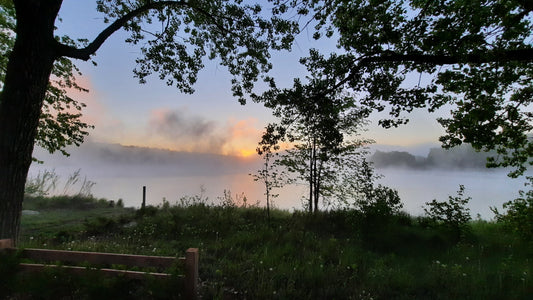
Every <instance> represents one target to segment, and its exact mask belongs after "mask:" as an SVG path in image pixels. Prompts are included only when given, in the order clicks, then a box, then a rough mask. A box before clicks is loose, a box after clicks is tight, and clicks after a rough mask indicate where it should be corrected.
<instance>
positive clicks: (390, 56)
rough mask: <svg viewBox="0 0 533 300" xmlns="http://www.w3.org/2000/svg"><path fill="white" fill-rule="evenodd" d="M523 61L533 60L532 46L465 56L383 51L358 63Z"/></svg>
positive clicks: (436, 63) (439, 63)
mask: <svg viewBox="0 0 533 300" xmlns="http://www.w3.org/2000/svg"><path fill="white" fill-rule="evenodd" d="M510 61H524V62H533V48H528V49H516V50H504V51H501V50H495V51H489V52H485V53H483V54H480V53H474V54H468V55H465V56H453V55H434V54H418V53H415V54H400V53H395V52H392V51H391V52H384V53H383V54H381V55H378V56H371V57H366V58H363V59H361V60H360V63H362V64H365V63H371V62H414V63H420V64H426V63H427V64H435V65H453V64H458V63H470V64H481V63H490V62H510Z"/></svg>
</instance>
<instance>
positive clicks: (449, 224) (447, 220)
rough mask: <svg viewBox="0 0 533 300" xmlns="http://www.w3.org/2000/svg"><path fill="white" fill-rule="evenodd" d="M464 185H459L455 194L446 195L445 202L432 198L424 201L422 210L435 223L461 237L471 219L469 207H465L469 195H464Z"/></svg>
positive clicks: (469, 198)
mask: <svg viewBox="0 0 533 300" xmlns="http://www.w3.org/2000/svg"><path fill="white" fill-rule="evenodd" d="M464 191H465V187H464V185H460V186H459V190H458V191H457V196H456V197H452V196H449V197H448V201H447V202H439V201H437V200H436V199H433V201H431V202H426V206H427V207H425V208H424V212H425V213H426V214H427V215H428V217H430V218H431V219H432V220H433V221H434V222H436V223H437V224H440V225H443V226H444V227H445V228H447V229H449V230H451V231H452V232H453V233H454V234H455V235H456V237H457V238H461V237H463V235H464V234H465V233H466V230H467V229H468V222H469V221H470V220H471V219H472V217H471V216H470V209H469V208H467V207H466V205H467V204H468V202H469V201H470V200H471V199H472V198H471V197H466V198H465V197H464Z"/></svg>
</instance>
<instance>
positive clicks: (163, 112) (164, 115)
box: [144, 108, 260, 155]
mask: <svg viewBox="0 0 533 300" xmlns="http://www.w3.org/2000/svg"><path fill="white" fill-rule="evenodd" d="M256 125H257V119H255V118H249V119H245V120H235V119H230V120H228V121H226V122H225V123H220V122H217V121H214V120H209V119H206V118H204V117H201V116H198V115H191V114H190V113H189V111H188V110H187V109H186V108H180V109H177V110H170V109H166V108H163V109H156V110H153V111H152V112H151V113H150V116H149V120H148V125H147V130H146V132H147V139H148V140H149V144H146V143H145V144H144V145H147V146H151V147H162V148H167V149H172V150H177V151H189V152H201V153H216V154H226V155H244V153H245V152H246V153H249V152H250V151H254V149H255V147H256V144H257V141H258V139H259V136H260V130H259V129H257V128H256ZM243 150H246V151H243Z"/></svg>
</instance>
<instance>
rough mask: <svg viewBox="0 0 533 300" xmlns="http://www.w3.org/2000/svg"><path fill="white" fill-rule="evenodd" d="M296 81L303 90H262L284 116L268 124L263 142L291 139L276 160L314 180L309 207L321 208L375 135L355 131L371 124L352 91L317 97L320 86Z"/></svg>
mask: <svg viewBox="0 0 533 300" xmlns="http://www.w3.org/2000/svg"><path fill="white" fill-rule="evenodd" d="M312 76H314V77H313V78H311V80H313V81H318V80H319V79H318V78H321V75H319V74H312ZM323 76H325V77H328V75H327V74H326V75H323ZM294 86H295V89H297V92H293V91H290V90H288V89H276V88H273V89H271V90H270V91H269V92H267V93H265V94H264V95H263V96H262V98H261V101H264V103H265V106H267V107H269V108H272V109H273V114H274V116H276V117H278V118H280V122H279V124H269V125H268V126H267V128H266V131H265V132H264V133H263V136H262V140H261V141H260V143H259V145H260V147H263V148H265V147H266V148H269V147H274V146H277V147H279V143H280V142H284V141H288V142H289V143H290V144H291V145H290V147H291V148H290V149H287V150H285V151H284V152H282V153H281V154H280V158H278V159H277V160H276V161H275V162H274V164H275V165H278V166H280V167H283V168H285V169H286V170H287V171H288V172H290V173H293V174H295V176H296V179H297V180H300V181H301V182H304V183H306V184H307V185H308V187H309V198H308V205H307V209H308V210H309V211H315V212H316V211H317V210H318V203H319V199H320V198H322V200H323V202H324V203H325V205H326V206H329V204H330V203H328V200H329V199H328V198H330V197H331V196H333V194H334V190H335V187H336V182H338V178H340V177H341V176H342V175H346V174H351V173H353V172H357V170H358V169H359V168H360V165H361V164H362V162H363V161H364V155H365V154H366V151H365V149H364V146H366V145H367V144H369V143H372V141H371V140H357V139H355V137H356V136H357V135H358V134H359V132H358V131H359V130H361V128H362V127H363V126H364V125H365V124H366V121H365V119H364V118H365V117H366V116H367V111H365V110H363V109H359V108H357V107H355V105H354V99H353V98H352V97H351V95H349V94H346V93H337V94H332V95H328V96H323V97H315V95H316V91H315V90H314V89H308V88H307V87H305V86H303V85H301V83H300V81H299V80H295V81H294ZM316 88H317V89H318V87H316Z"/></svg>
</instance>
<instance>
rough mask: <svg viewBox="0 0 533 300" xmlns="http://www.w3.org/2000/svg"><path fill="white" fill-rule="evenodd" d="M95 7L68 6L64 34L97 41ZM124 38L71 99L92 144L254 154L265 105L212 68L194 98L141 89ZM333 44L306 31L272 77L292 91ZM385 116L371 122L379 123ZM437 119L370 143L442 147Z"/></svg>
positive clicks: (422, 119) (151, 86)
mask: <svg viewBox="0 0 533 300" xmlns="http://www.w3.org/2000/svg"><path fill="white" fill-rule="evenodd" d="M95 6H96V5H95V3H94V2H93V1H74V0H65V1H64V3H63V7H62V9H61V11H60V17H61V18H62V22H61V23H58V33H59V34H63V33H64V34H67V35H69V36H70V37H71V38H74V39H76V38H87V39H89V40H91V39H93V38H94V37H95V36H96V35H97V34H98V33H99V32H100V31H101V30H102V29H103V28H105V25H106V24H104V22H103V17H102V15H101V14H99V13H98V12H97V11H96V9H95ZM125 37H126V34H125V33H124V32H123V31H120V32H118V33H116V34H114V35H113V36H112V37H111V38H110V39H109V40H107V41H106V43H104V45H103V46H102V48H100V49H99V50H98V52H97V55H96V56H95V57H94V60H95V61H96V62H97V63H98V66H97V67H94V66H93V65H92V63H87V62H81V61H80V62H79V63H77V64H78V66H79V67H80V69H81V71H82V73H83V77H81V78H80V79H79V82H80V83H81V84H82V86H84V87H87V88H88V89H89V90H90V92H89V93H87V94H79V93H76V94H73V96H74V97H76V98H77V99H79V100H81V101H83V102H85V103H86V104H87V105H88V107H87V108H86V109H85V111H84V118H85V120H86V121H88V122H89V123H92V124H94V125H95V126H96V128H95V129H94V130H92V131H91V133H90V139H91V140H93V141H97V142H107V143H119V144H123V145H134V146H144V147H154V148H164V149H172V150H180V151H190V152H213V153H221V154H233V155H247V154H248V155H249V154H251V153H253V152H254V149H255V147H256V145H257V142H258V140H259V138H260V134H261V131H262V129H263V127H264V126H265V125H266V124H267V123H268V122H271V121H274V118H273V117H272V116H271V113H270V111H269V110H267V109H265V108H264V107H262V105H261V104H256V103H248V104H247V105H245V106H242V105H240V104H239V103H238V101H237V100H236V99H235V98H233V97H232V96H231V91H230V82H229V81H230V77H229V76H228V73H227V71H226V70H225V69H224V67H222V66H218V65H217V64H216V63H214V62H206V68H205V69H204V70H202V71H201V73H200V75H199V78H198V82H197V84H196V86H195V89H196V93H195V94H193V95H186V94H183V93H180V92H179V91H178V90H177V89H176V88H173V87H168V86H166V85H165V83H164V82H162V81H160V80H159V79H158V78H157V77H156V76H152V77H151V78H149V80H148V82H147V83H146V84H144V85H141V84H139V83H138V80H137V79H135V78H133V73H132V70H133V68H134V66H135V58H136V57H137V55H138V50H137V49H135V48H133V47H131V46H130V45H128V44H126V43H124V39H125ZM334 45H335V41H332V40H329V41H327V40H326V41H320V42H317V41H314V40H313V39H312V38H311V37H310V34H308V33H307V32H303V33H302V34H301V35H300V36H299V37H298V38H297V41H296V44H295V45H294V47H293V50H292V52H290V53H289V52H280V53H275V54H274V55H273V64H274V69H273V73H272V75H273V76H274V77H275V78H276V80H277V81H278V82H281V83H286V84H287V86H288V85H291V83H292V78H294V77H304V76H305V74H306V72H305V69H304V68H303V67H302V66H301V65H300V64H299V63H298V59H299V58H300V57H303V56H306V55H307V54H308V49H309V48H318V49H321V50H323V51H324V53H327V52H328V51H332V50H334V49H335V47H334ZM442 113H446V112H441V114H442ZM379 116H380V115H373V116H372V117H371V119H372V120H373V124H376V123H377V122H376V120H377V119H378V118H379ZM381 116H383V115H381ZM437 116H439V115H436V114H432V115H429V114H428V113H427V112H426V111H420V112H415V113H412V114H411V116H410V117H411V120H412V121H411V123H410V124H408V125H406V126H403V127H401V128H399V129H388V130H385V129H381V128H379V127H377V126H376V125H371V126H369V128H368V129H369V131H368V132H367V133H365V136H366V137H369V138H373V139H374V140H376V142H377V143H378V144H382V145H401V146H412V145H416V144H425V143H436V142H437V140H438V136H439V135H440V134H442V133H443V130H442V128H441V127H440V125H439V124H438V123H437V122H436V121H435V118H436V117H437ZM198 128H200V129H198Z"/></svg>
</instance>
